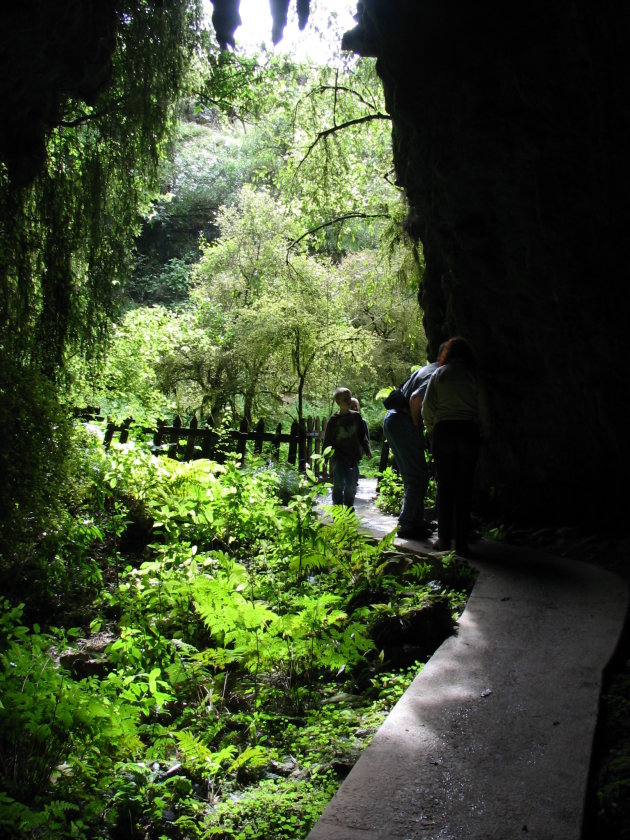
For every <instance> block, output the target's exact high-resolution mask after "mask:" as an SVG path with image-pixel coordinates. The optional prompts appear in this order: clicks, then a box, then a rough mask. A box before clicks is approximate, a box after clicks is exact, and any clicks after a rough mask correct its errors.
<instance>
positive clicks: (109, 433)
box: [103, 417, 116, 449]
mask: <svg viewBox="0 0 630 840" xmlns="http://www.w3.org/2000/svg"><path fill="white" fill-rule="evenodd" d="M115 431H116V424H115V423H114V421H113V420H110V419H109V417H108V418H107V426H106V427H105V435H104V437H103V445H104V446H105V449H109V447H110V444H111V442H112V438H113V437H114V432H115Z"/></svg>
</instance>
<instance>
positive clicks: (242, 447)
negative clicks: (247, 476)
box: [236, 417, 249, 464]
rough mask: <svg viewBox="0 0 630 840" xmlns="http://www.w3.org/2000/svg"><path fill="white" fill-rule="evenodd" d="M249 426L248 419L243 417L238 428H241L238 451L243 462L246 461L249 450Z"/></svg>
mask: <svg viewBox="0 0 630 840" xmlns="http://www.w3.org/2000/svg"><path fill="white" fill-rule="evenodd" d="M248 428H249V426H248V424H247V420H246V419H245V418H244V417H243V419H242V420H241V424H240V426H239V427H238V430H239V432H240V434H239V436H238V445H237V447H236V451H237V452H238V454H239V455H240V456H241V463H243V464H244V463H245V453H246V452H247V437H246V435H247V431H248Z"/></svg>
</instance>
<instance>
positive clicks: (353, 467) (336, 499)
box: [322, 388, 372, 508]
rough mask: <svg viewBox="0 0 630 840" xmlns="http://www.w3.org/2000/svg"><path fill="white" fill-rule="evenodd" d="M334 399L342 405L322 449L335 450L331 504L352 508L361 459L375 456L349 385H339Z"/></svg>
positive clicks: (326, 432)
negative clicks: (351, 402)
mask: <svg viewBox="0 0 630 840" xmlns="http://www.w3.org/2000/svg"><path fill="white" fill-rule="evenodd" d="M333 399H334V400H335V402H336V403H337V405H338V406H339V411H337V412H335V414H333V415H332V416H331V417H330V419H329V420H328V423H327V424H326V431H325V432H324V442H323V446H322V448H323V450H324V451H326V449H327V447H331V449H332V458H331V462H332V475H333V487H332V503H333V505H344V507H348V508H353V507H354V498H355V496H356V493H357V484H358V481H359V460H360V458H361V456H362V454H363V453H365V454H366V455H367V456H368V458H371V457H372V450H371V449H370V442H369V440H368V438H367V435H366V431H365V425H364V420H363V417H362V416H361V415H360V414H359V413H358V412H357V411H352V410H351V407H350V401H351V399H352V394H351V393H350V390H349V389H348V388H337V389H336V390H335V392H334V394H333Z"/></svg>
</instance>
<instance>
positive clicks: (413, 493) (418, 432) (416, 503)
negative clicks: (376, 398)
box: [383, 407, 429, 539]
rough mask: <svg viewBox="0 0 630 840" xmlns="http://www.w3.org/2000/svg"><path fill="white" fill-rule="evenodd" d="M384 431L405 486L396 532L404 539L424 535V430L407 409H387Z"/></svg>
mask: <svg viewBox="0 0 630 840" xmlns="http://www.w3.org/2000/svg"><path fill="white" fill-rule="evenodd" d="M383 434H384V435H385V439H386V440H387V442H388V444H389V448H390V449H391V450H392V452H393V454H394V458H395V459H396V464H397V466H398V471H399V473H400V477H401V478H402V481H403V486H404V497H403V505H402V509H401V511H400V516H399V517H398V536H399V537H402V538H403V539H426V537H428V535H429V530H428V527H427V524H426V522H425V520H424V496H425V493H426V491H427V486H428V483H429V470H428V465H427V462H426V458H425V454H424V452H425V443H424V432H423V429H422V425H416V424H415V423H414V422H413V420H412V418H411V414H410V412H409V411H407V410H405V409H404V408H402V407H401V408H398V409H390V410H389V411H388V412H387V413H386V414H385V419H384V420H383Z"/></svg>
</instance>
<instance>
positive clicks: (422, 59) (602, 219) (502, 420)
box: [344, 0, 630, 523]
mask: <svg viewBox="0 0 630 840" xmlns="http://www.w3.org/2000/svg"><path fill="white" fill-rule="evenodd" d="M357 20H358V25H357V27H356V29H354V30H352V31H351V32H349V33H346V35H345V37H344V47H345V48H346V49H351V50H354V51H356V52H358V53H359V54H362V55H371V56H376V57H377V67H378V72H379V75H380V77H381V79H382V80H383V85H384V88H385V94H386V101H387V107H388V110H389V112H390V114H391V115H392V118H393V141H394V155H395V165H396V171H397V176H398V180H399V182H400V183H401V184H402V185H403V186H404V188H405V190H406V192H407V195H408V198H409V201H410V204H411V207H412V211H411V213H410V217H409V220H408V226H409V229H410V230H411V231H412V233H413V235H414V236H415V237H416V238H417V239H419V240H420V241H421V242H422V244H423V247H424V254H425V259H426V273H425V276H424V281H423V284H422V288H421V291H420V296H419V297H420V303H421V305H422V307H423V309H424V312H425V326H426V330H427V335H428V336H429V340H430V343H431V345H432V346H433V347H437V344H438V343H439V342H440V341H441V340H442V339H443V338H444V337H447V336H449V335H453V334H462V335H464V336H466V337H467V338H468V339H469V340H470V341H471V342H472V343H473V345H474V347H475V349H476V351H477V354H478V356H479V360H480V363H481V368H482V372H483V376H484V378H485V380H486V382H487V385H488V389H489V391H490V398H491V406H492V413H493V426H494V433H493V440H492V443H491V444H490V446H489V447H488V449H487V451H486V452H485V453H484V456H483V463H482V465H481V467H482V469H481V475H480V478H481V479H482V482H483V483H484V484H485V486H486V488H489V487H493V488H495V492H494V493H493V494H492V495H493V499H494V502H493V504H494V505H495V506H496V509H497V511H498V512H501V513H502V514H506V513H507V514H509V515H511V516H513V517H515V518H516V519H521V520H529V521H532V520H534V521H540V520H543V519H544V520H549V521H552V522H553V521H555V522H581V521H584V517H590V518H591V521H592V517H593V516H598V517H604V520H601V521H605V522H606V523H609V522H610V520H611V519H613V520H614V519H616V520H617V521H621V522H623V521H624V520H625V518H627V515H626V513H625V509H626V501H627V498H628V492H627V490H625V487H626V483H627V474H628V469H629V468H630V457H629V455H630V453H629V445H628V440H629V433H628V430H627V421H626V417H625V414H626V409H625V403H626V402H627V396H626V395H627V394H628V390H629V389H628V385H629V363H628V349H629V338H628V336H629V332H630V318H629V315H628V304H627V303H626V300H627V297H628V295H627V287H628V284H629V281H630V273H629V249H628V245H627V239H628V223H629V222H630V214H629V212H628V210H629V195H630V191H629V186H630V178H629V176H630V156H629V155H628V149H629V148H630V98H629V93H630V67H629V64H630V51H629V50H628V41H629V40H630V9H629V7H628V6H627V4H624V3H622V2H614V0H613V2H611V3H609V4H608V3H607V4H596V3H595V2H593V0H590V1H589V0H557V2H554V3H548V2H541V1H540V0H534V2H530V3H521V4H515V3H505V2H502V3H499V2H494V0H485V2H483V3H470V2H469V0H362V2H361V3H359V4H358V14H357ZM624 490H625V492H624Z"/></svg>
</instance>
